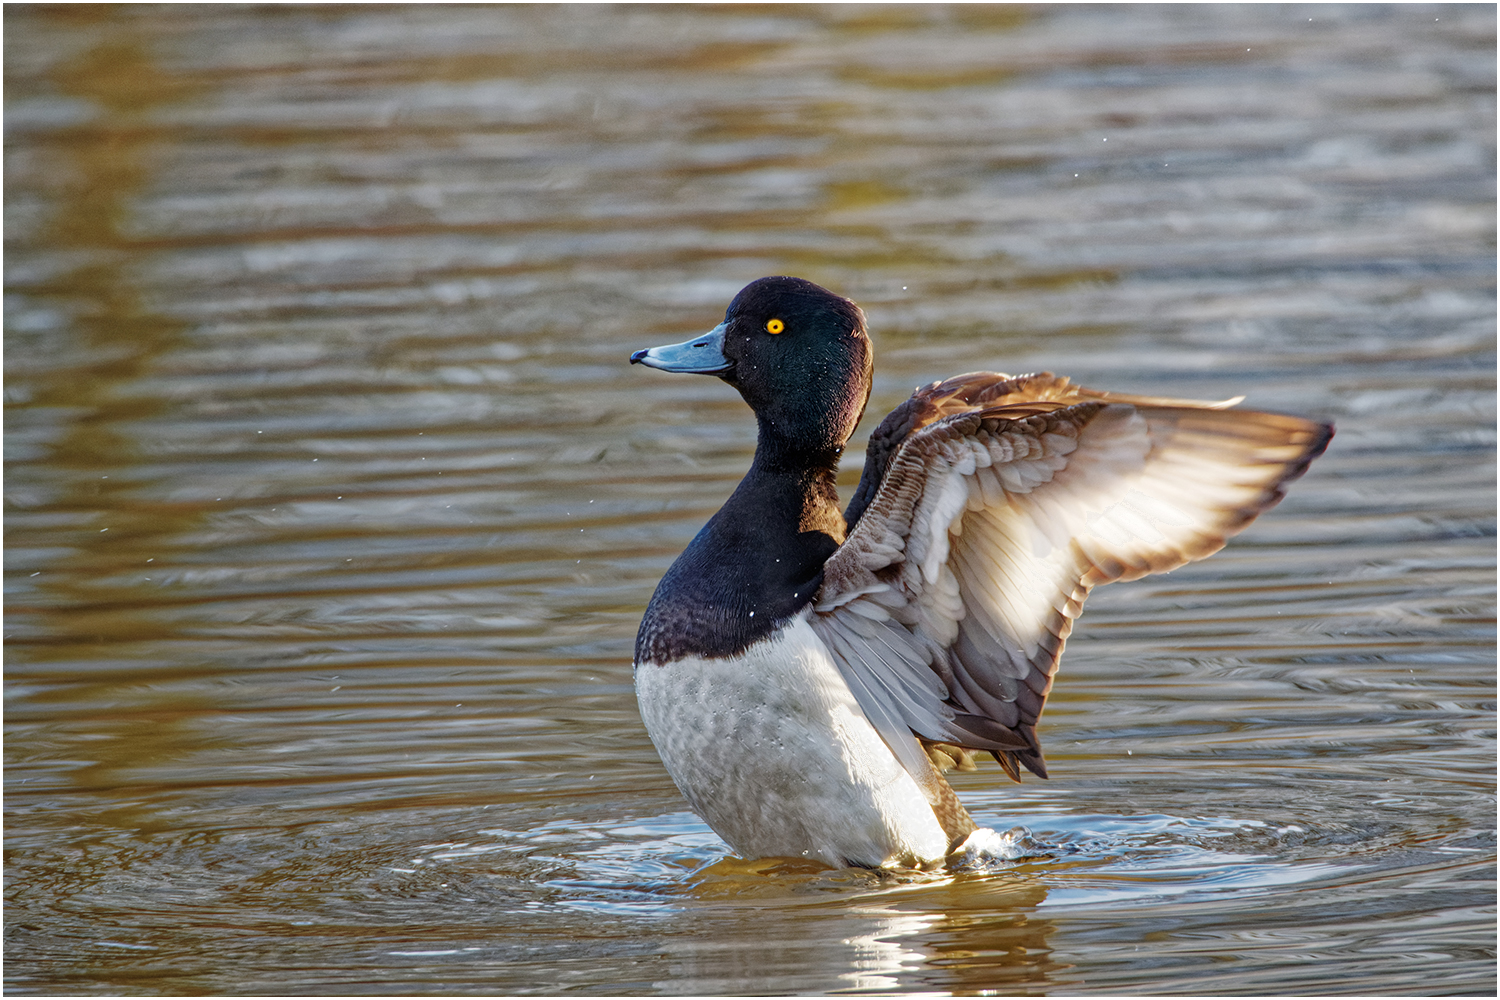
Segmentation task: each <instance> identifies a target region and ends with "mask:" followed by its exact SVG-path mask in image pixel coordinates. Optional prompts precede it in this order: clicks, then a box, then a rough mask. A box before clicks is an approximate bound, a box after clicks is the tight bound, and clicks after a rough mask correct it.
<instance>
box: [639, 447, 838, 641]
mask: <svg viewBox="0 0 1500 1000" xmlns="http://www.w3.org/2000/svg"><path fill="white" fill-rule="evenodd" d="M766 438H767V436H766V435H765V434H764V433H762V435H761V441H760V444H759V445H758V446H757V447H756V451H755V461H754V462H753V463H752V464H751V466H750V471H749V472H748V473H746V474H745V478H744V479H743V480H741V481H740V485H739V486H738V488H736V489H735V491H734V493H733V495H731V496H730V498H729V500H728V501H726V502H725V504H724V506H723V507H722V508H720V510H719V512H718V513H717V514H715V515H714V516H713V518H712V519H711V520H710V521H709V522H708V524H706V525H704V527H703V530H702V531H700V532H699V533H698V536H697V537H696V538H694V539H693V541H692V543H691V544H690V545H689V546H688V547H687V549H686V551H684V552H683V553H682V555H681V556H679V557H678V559H677V561H676V562H675V563H673V564H672V568H671V569H669V570H668V571H667V574H666V576H664V577H663V578H662V581H661V584H660V585H659V586H658V587H657V588H656V594H655V596H653V597H652V599H651V604H650V606H649V607H648V608H647V609H646V618H645V621H643V622H642V623H641V631H640V635H639V636H638V637H637V639H636V663H637V664H640V663H650V662H655V663H664V662H668V661H671V660H675V659H679V658H681V657H682V656H684V655H688V654H695V655H699V656H732V655H736V654H738V653H741V652H743V651H744V650H745V649H746V647H748V646H749V645H751V644H752V643H754V642H755V641H756V640H758V639H761V638H765V637H766V636H768V635H770V634H771V633H772V632H774V631H775V628H776V626H777V625H778V624H781V623H783V622H785V621H786V620H787V619H788V618H790V617H791V616H792V615H795V614H797V613H798V612H800V611H801V610H802V609H803V608H805V607H806V606H807V605H808V604H809V603H810V602H811V601H812V599H813V596H814V595H815V594H816V593H817V591H818V587H819V586H821V584H822V582H823V563H824V562H825V561H827V559H828V557H829V556H830V555H832V554H833V552H834V550H835V549H837V548H838V547H839V545H841V544H842V543H843V541H844V516H843V514H841V513H840V512H839V501H838V488H837V485H836V476H837V473H838V458H839V456H838V452H837V451H834V452H832V453H831V454H822V455H818V456H815V457H812V458H809V456H807V455H806V454H805V453H803V454H801V455H799V454H798V453H796V452H794V451H792V450H790V449H786V448H780V447H776V446H775V442H774V438H773V440H772V443H771V446H770V447H767V440H766Z"/></svg>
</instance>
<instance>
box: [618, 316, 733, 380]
mask: <svg viewBox="0 0 1500 1000" xmlns="http://www.w3.org/2000/svg"><path fill="white" fill-rule="evenodd" d="M724 325H725V324H723V323H720V324H719V325H718V326H716V327H714V328H713V329H712V330H710V331H708V332H707V333H703V334H699V335H698V336H696V337H694V338H693V339H692V340H684V341H683V342H682V343H680V344H667V345H666V346H664V347H652V348H648V349H647V350H644V351H636V352H635V353H634V354H632V355H631V356H630V363H631V364H633V365H645V366H646V367H647V368H660V369H661V370H662V371H664V372H685V373H687V374H690V375H718V374H720V373H722V372H727V371H728V370H729V369H731V368H733V367H734V362H733V361H730V360H729V359H728V358H726V357H724Z"/></svg>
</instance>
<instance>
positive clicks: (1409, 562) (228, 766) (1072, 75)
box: [5, 5, 1494, 993]
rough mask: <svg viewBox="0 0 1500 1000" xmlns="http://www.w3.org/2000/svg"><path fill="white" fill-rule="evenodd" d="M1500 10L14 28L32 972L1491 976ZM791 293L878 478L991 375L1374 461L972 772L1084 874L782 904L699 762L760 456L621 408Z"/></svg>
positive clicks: (1029, 988) (501, 986) (414, 13)
mask: <svg viewBox="0 0 1500 1000" xmlns="http://www.w3.org/2000/svg"><path fill="white" fill-rule="evenodd" d="M1289 10H1290V11H1292V14H1295V15H1296V16H1295V17H1291V16H1290V15H1288V11H1289ZM1491 14H1492V12H1490V13H1486V12H1485V11H1483V10H1479V11H1477V12H1476V11H1468V10H1465V9H1462V8H1444V9H1442V11H1441V12H1440V13H1435V14H1434V15H1433V18H1434V20H1432V21H1429V20H1427V9H1426V8H1340V9H1338V10H1336V11H1330V10H1325V9H1321V8H1320V9H1318V10H1317V11H1313V12H1310V15H1309V16H1311V17H1312V18H1313V19H1314V20H1313V21H1311V22H1309V21H1306V20H1304V19H1303V15H1302V12H1301V11H1300V9H1297V10H1293V9H1286V10H1283V9H1280V8H1256V7H1194V6H1192V5H1183V6H1179V7H1173V8H1130V7H1117V8H1106V9H1097V8H1082V7H1079V8H1073V7H1067V6H1063V7H1027V6H1006V5H984V6H958V7H941V6H906V5H895V6H877V7H845V6H836V7H821V6H805V7H754V6H746V7H730V8H716V7H678V8H671V7H662V8H650V7H621V8H590V9H588V10H587V11H583V12H579V11H577V10H576V9H573V8H566V9H565V8H551V7H545V6H531V7H502V8H487V7H464V6H460V7H416V6H411V7H403V6H396V7H378V8H377V7H344V8H308V7H271V8H217V7H193V6H190V5H189V6H181V7H174V8H170V9H168V8H152V7H131V6H121V7H108V6H101V7H92V6H72V5H69V6H63V5H57V6H28V7H18V6H14V5H13V6H9V7H7V8H6V11H5V22H6V24H5V26H6V29H7V30H6V33H5V39H6V46H7V56H6V74H7V75H6V83H7V88H6V101H7V141H6V241H7V255H6V270H7V274H6V281H7V303H6V334H5V338H6V345H5V346H6V354H5V361H6V366H7V372H6V383H5V391H6V401H7V412H6V428H5V430H6V463H7V469H6V479H5V494H6V502H7V507H6V523H5V531H6V543H7V560H8V561H7V571H6V578H7V615H6V629H7V647H6V693H7V710H6V761H7V765H6V791H7V796H6V835H7V866H8V867H7V877H6V900H7V935H8V943H7V956H6V957H7V963H6V965H7V976H8V983H7V987H8V989H9V990H10V991H11V992H28V991H29V992H60V991H73V990H76V991H79V992H120V991H135V990H148V991H152V992H203V993H211V992H233V991H243V992H264V993H281V992H285V991H286V990H287V989H301V990H305V991H308V992H328V993H339V992H344V993H348V992H376V991H406V992H432V991H446V992H464V991H467V992H481V993H491V992H496V991H501V992H563V991H569V990H576V991H580V992H600V991H606V990H618V991H621V992H698V993H718V992H728V993H740V992H785V993H796V992H828V991H833V990H856V991H902V992H911V991H931V992H960V993H962V992H978V991H982V990H999V991H1002V992H1003V991H1017V992H1020V991H1026V992H1072V991H1082V990H1087V989H1100V990H1117V991H1121V992H1266V991H1282V990H1286V989H1291V988H1295V989H1299V990H1304V991H1333V990H1338V989H1342V988H1343V986H1342V985H1341V984H1344V985H1347V984H1348V983H1353V982H1359V983H1374V984H1378V985H1379V987H1380V988H1381V989H1389V990H1391V991H1412V990H1428V989H1431V990H1440V989H1441V990H1448V991H1453V992H1485V991H1486V990H1488V989H1490V988H1492V986H1493V953H1492V945H1493V932H1494V926H1493V917H1492V914H1490V911H1489V910H1486V909H1485V908H1486V907H1487V906H1488V907H1492V905H1493V804H1492V800H1491V798H1490V793H1491V790H1492V787H1493V762H1494V757H1493V742H1492V730H1493V692H1494V674H1493V627H1492V626H1493V592H1494V578H1493V574H1494V550H1493V511H1494V478H1493V427H1494V378H1493V372H1494V365H1493V345H1494V300H1493V262H1494V258H1493V253H1494V201H1493V152H1494V142H1493V138H1494V127H1493V122H1494V107H1493V105H1494V67H1493V43H1494V23H1493V17H1492V16H1490V15H1491ZM1289 17H1290V19H1288V18H1289ZM1251 50H1253V51H1251ZM778 272H789V273H798V274H802V275H805V276H806V277H809V278H812V279H813V280H817V281H821V282H824V283H826V284H829V285H831V286H833V287H835V288H837V289H839V290H840V291H843V292H846V293H848V294H850V295H852V296H854V297H855V298H856V299H858V300H859V301H860V302H861V303H862V304H863V305H864V306H865V308H866V309H867V311H868V312H869V315H870V317H871V320H872V325H873V328H874V337H875V343H876V348H877V359H876V366H877V367H876V374H877V382H876V386H875V392H874V396H873V398H872V402H871V406H870V412H869V414H868V416H867V421H868V422H867V424H866V425H865V428H864V430H862V431H861V435H860V439H861V440H862V436H863V434H864V433H865V432H867V431H868V428H869V426H870V424H871V423H873V421H874V420H876V419H878V418H879V416H880V415H881V414H882V413H883V412H885V410H886V409H888V408H889V407H890V406H892V405H894V404H895V403H897V402H899V401H900V399H902V398H904V396H905V395H906V393H907V392H909V391H910V389H911V387H912V386H913V385H915V384H918V383H922V382H926V381H929V380H931V379H933V378H937V377H942V376H947V375H952V374H955V373H957V372H959V371H965V370H974V369H977V368H1001V369H1006V370H1011V371H1023V370H1031V369H1041V368H1053V369H1056V370H1059V371H1064V372H1066V373H1067V374H1070V375H1072V376H1073V377H1074V378H1075V379H1076V380H1078V381H1079V382H1082V383H1084V384H1091V385H1098V386H1101V387H1108V388H1119V389H1124V390H1128V391H1137V392H1148V393H1149V392H1157V393H1162V394H1176V395H1185V396H1199V397H1214V398H1219V397H1223V396H1230V395H1235V394H1237V393H1240V392H1249V393H1251V404H1252V405H1257V406H1262V407H1265V408H1270V409H1287V410H1305V411H1311V412H1315V413H1318V414H1319V415H1325V416H1332V417H1334V418H1335V419H1337V420H1338V422H1339V428H1340V429H1339V437H1338V438H1337V439H1336V441H1335V446H1334V448H1333V449H1332V450H1331V451H1330V453H1329V454H1328V455H1327V456H1326V457H1325V458H1324V459H1322V460H1320V461H1319V463H1318V464H1317V465H1316V466H1315V467H1314V471H1313V473H1312V474H1310V475H1309V476H1308V477H1307V478H1306V479H1304V480H1303V481H1301V482H1299V483H1298V484H1296V486H1295V488H1294V489H1293V490H1292V493H1291V495H1290V497H1289V498H1288V500H1287V501H1286V502H1285V503H1284V504H1283V505H1282V506H1281V507H1280V508H1278V509H1277V510H1276V511H1274V512H1272V514H1271V515H1270V516H1268V517H1266V518H1264V519H1262V521H1261V522H1260V523H1258V524H1257V525H1256V526H1255V528H1254V529H1253V530H1252V531H1251V532H1248V533H1247V534H1246V535H1245V536H1243V537H1242V538H1241V539H1239V540H1238V541H1237V542H1236V543H1235V544H1234V545H1232V546H1231V547H1230V548H1229V549H1228V550H1226V551H1225V552H1224V553H1222V554H1221V555H1220V556H1218V557H1216V558H1215V559H1214V560H1211V561H1210V562H1207V563H1204V564H1202V565H1201V566H1195V567H1191V568H1188V569H1185V570H1183V571H1180V572H1178V573H1174V574H1173V575H1172V576H1171V577H1169V578H1163V579H1160V580H1157V581H1154V582H1148V583H1143V584H1140V585H1137V586H1135V587H1134V588H1125V587H1122V588H1107V589H1106V590H1105V591H1104V592H1102V593H1101V594H1099V595H1098V596H1097V597H1095V598H1093V599H1091V603H1090V610H1089V613H1088V615H1086V616H1085V618H1084V620H1083V622H1082V625H1081V627H1080V629H1079V630H1078V632H1077V633H1076V634H1075V637H1074V640H1073V641H1072V643H1071V648H1070V651H1069V655H1068V657H1067V658H1066V660H1065V663H1064V668H1063V674H1062V676H1061V677H1060V679H1059V683H1058V686H1057V689H1056V691H1055V692H1054V694H1053V696H1052V700H1051V702H1050V704H1049V708H1048V713H1047V716H1046V718H1045V720H1044V731H1043V734H1042V738H1043V739H1044V740H1045V741H1046V743H1047V747H1048V755H1049V759H1050V760H1051V761H1052V770H1053V772H1054V779H1053V780H1052V781H1050V782H1047V783H1041V782H1028V783H1027V784H1025V785H1022V786H1011V785H1010V784H1009V783H1008V782H1002V781H1001V780H1000V779H999V778H998V777H997V775H995V774H990V773H987V772H985V773H979V774H973V775H961V776H959V777H958V778H957V779H956V785H957V786H958V788H959V791H960V794H961V795H962V796H963V797H964V798H965V800H966V801H967V802H969V803H970V805H971V807H972V808H973V809H974V811H975V812H976V814H977V815H978V816H979V818H980V819H981V820H983V821H985V822H989V823H993V824H996V825H1000V826H1002V827H1007V826H1010V825H1011V824H1012V823H1025V824H1026V825H1028V826H1030V827H1031V828H1032V829H1033V831H1034V832H1035V834H1036V835H1037V836H1038V838H1040V839H1042V840H1043V841H1044V842H1046V843H1048V844H1050V845H1052V847H1053V848H1054V853H1053V856H1052V857H1051V858H1050V859H1047V860H1041V861H1028V862H1026V863H1024V864H1020V865H1016V866H1013V867H1010V868H1007V869H1005V870H1002V871H998V872H991V873H978V874H959V875H946V874H940V875H924V874H904V875H894V876H893V875H889V874H886V875H881V874H876V873H867V872H850V871H841V872H827V871H806V870H803V869H802V868H801V867H799V865H798V864H797V863H795V862H786V861H781V862H776V863H774V864H772V865H769V866H768V865H767V864H766V863H765V862H763V861H745V860H741V859H736V858H726V857H725V856H724V852H723V847H722V845H721V844H720V843H719V842H718V841H717V839H716V838H714V837H713V836H712V834H711V833H709V832H708V831H707V829H706V828H705V827H703V826H702V824H701V823H698V822H697V821H696V819H694V818H692V817H690V816H689V815H687V814H686V813H685V812H683V809H684V807H683V805H682V803H681V800H680V798H679V796H678V795H677V793H676V790H675V789H674V788H673V787H672V785H671V783H670V781H669V779H668V778H667V777H666V775H665V774H664V772H663V771H662V769H661V767H660V764H659V762H658V761H657V759H656V756H655V754H654V751H653V749H652V748H651V746H650V743H649V741H648V740H647V739H646V737H645V734H644V732H643V731H642V729H641V726H640V722H639V719H638V716H637V715H636V712H635V708H634V702H633V696H632V693H631V688H630V668H629V656H630V649H631V639H632V636H633V634H634V629H635V626H636V623H637V622H638V619H639V614H640V612H641V610H642V608H643V607H644V604H645V601H646V599H647V598H648V597H649V594H650V592H651V588H652V587H653V586H654V585H655V582H656V580H657V579H659V577H660V575H661V573H662V571H663V570H664V569H665V567H666V566H667V565H668V563H669V562H670V561H671V559H672V558H673V557H674V556H675V555H676V553H677V552H678V551H680V550H681V548H682V546H683V545H684V544H685V543H686V541H687V540H688V538H690V537H691V535H692V534H693V532H695V531H696V530H697V528H698V526H699V525H701V524H702V522H703V521H704V520H705V519H706V518H707V517H708V516H709V515H710V514H711V513H712V512H713V511H714V510H715V509H716V508H717V507H718V505H719V503H720V502H722V499H723V497H724V496H725V495H726V494H727V493H728V491H729V490H730V489H732V487H733V485H734V483H735V482H736V481H737V479H738V477H739V476H740V475H741V474H742V472H743V470H744V467H745V465H746V464H747V462H748V457H749V454H750V451H751V448H752V447H753V432H754V429H753V422H752V421H751V420H750V418H749V415H748V412H747V411H746V410H745V409H744V407H743V405H742V404H741V403H740V402H739V400H738V399H736V398H735V397H734V396H733V394H732V392H730V391H729V390H727V389H726V388H725V387H723V386H722V385H719V384H718V383H716V382H713V381H711V380H701V381H693V380H684V379H672V378H666V377H661V378H656V377H642V373H640V372H637V371H634V370H631V369H629V367H628V366H627V365H626V363H625V362H626V359H627V358H628V355H629V353H630V351H631V350H632V349H635V348H638V347H643V346H649V345H651V344H655V343H661V342H666V341H669V340H672V339H675V338H676V335H678V334H681V335H686V334H688V333H691V332H697V331H700V330H702V329H706V328H708V327H709V326H711V325H713V323H714V322H716V321H717V319H718V317H719V316H720V315H722V311H723V308H724V305H725V304H726V303H727V301H728V300H729V298H730V296H732V295H733V293H734V292H735V291H736V290H737V289H738V288H739V287H740V286H741V285H743V284H744V283H745V282H747V281H748V280H750V279H752V278H754V277H758V276H760V275H762V274H767V273H778ZM858 450H859V449H858V448H855V449H852V450H851V455H850V456H849V459H848V461H847V462H846V463H845V466H844V468H843V469H842V472H841V476H840V481H841V484H842V486H843V487H845V488H846V489H847V488H850V487H852V485H853V484H854V482H855V481H856V480H857V478H858V469H859V461H858ZM1476 886H1477V887H1478V888H1477V889H1476V888H1475V887H1476ZM1487 914H1490V915H1487ZM1487 949H1488V950H1487ZM1372 988H1373V987H1372Z"/></svg>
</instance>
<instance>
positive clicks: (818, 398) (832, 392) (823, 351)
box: [630, 277, 873, 458]
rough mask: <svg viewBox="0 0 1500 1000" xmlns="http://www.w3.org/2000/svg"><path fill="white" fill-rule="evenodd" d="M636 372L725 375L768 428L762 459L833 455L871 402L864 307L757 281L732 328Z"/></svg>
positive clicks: (648, 355)
mask: <svg viewBox="0 0 1500 1000" xmlns="http://www.w3.org/2000/svg"><path fill="white" fill-rule="evenodd" d="M630 361H631V363H632V364H642V365H646V366H648V367H651V368H660V369H661V370H662V371H667V372H689V373H693V374H698V375H717V376H718V377H719V378H721V379H723V380H724V381H725V382H728V383H729V384H730V385H732V386H734V387H735V388H736V389H738V390H739V392H740V395H741V396H743V397H744V399H745V402H747V403H749V404H750V408H751V409H752V410H754V411H755V416H756V419H757V421H758V422H759V424H760V451H761V452H762V453H764V454H766V455H767V457H770V456H771V455H772V454H773V453H781V452H783V450H790V453H792V454H797V455H801V456H805V457H808V458H811V457H814V456H818V457H822V456H825V455H826V454H827V453H828V452H830V451H831V452H833V453H834V454H835V455H836V454H837V453H838V452H839V451H841V450H842V449H843V447H844V442H846V441H848V440H849V435H851V434H853V433H854V427H855V425H856V424H858V423H859V418H860V414H862V413H863V412H864V408H865V403H866V401H868V400H869V398H870V373H871V370H872V368H873V359H872V352H871V350H870V338H869V336H868V335H867V334H866V332H865V314H864V313H863V312H862V311H861V310H860V308H859V306H857V305H855V304H854V303H853V302H851V301H849V300H848V299H846V298H844V297H843V296H842V295H835V294H834V293H833V292H830V291H829V290H828V289H826V288H823V287H822V286H821V285H815V284H813V283H812V282H811V281H806V280H804V279H802V278H788V277H774V278H761V279H760V280H758V281H752V282H751V283H750V284H748V285H746V286H745V287H744V288H742V289H740V293H739V294H738V295H736V296H735V297H734V301H733V302H731V303H729V308H728V309H727V310H726V311H725V313H724V322H722V323H720V324H719V325H718V326H716V327H714V328H713V329H712V330H710V331H708V332H707V333H705V334H702V335H701V336H697V337H694V338H692V339H691V340H685V341H683V342H682V343H680V344H670V345H668V346H665V347H653V348H650V349H649V350H644V351H636V352H635V353H634V354H632V355H631V356H630Z"/></svg>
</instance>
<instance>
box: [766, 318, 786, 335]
mask: <svg viewBox="0 0 1500 1000" xmlns="http://www.w3.org/2000/svg"><path fill="white" fill-rule="evenodd" d="M785 329H786V324H785V323H783V322H782V321H781V320H779V319H773V320H771V321H770V322H768V323H767V324H766V332H767V333H780V332H781V331H782V330H785Z"/></svg>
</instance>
